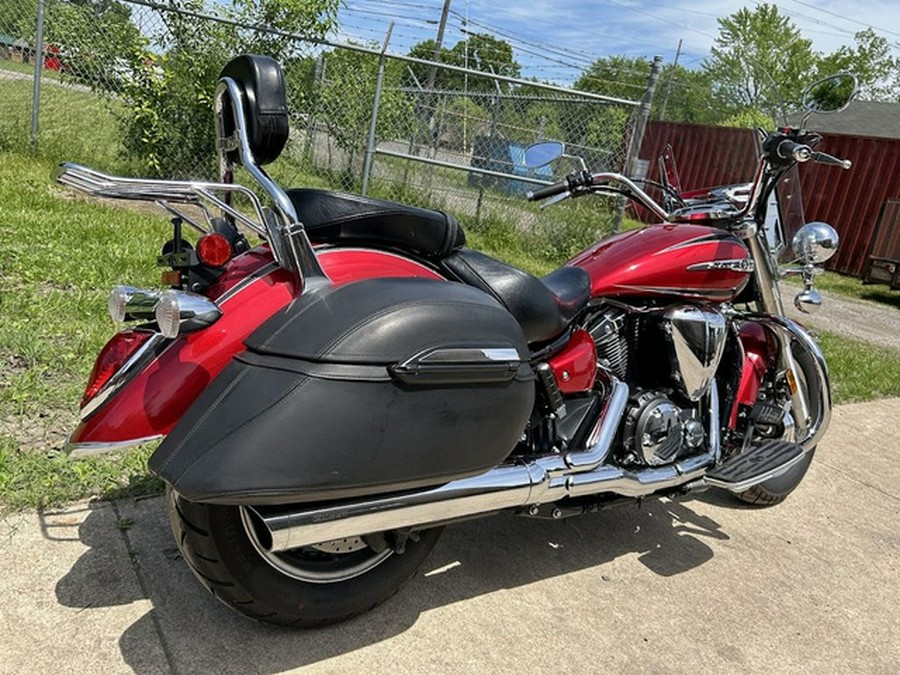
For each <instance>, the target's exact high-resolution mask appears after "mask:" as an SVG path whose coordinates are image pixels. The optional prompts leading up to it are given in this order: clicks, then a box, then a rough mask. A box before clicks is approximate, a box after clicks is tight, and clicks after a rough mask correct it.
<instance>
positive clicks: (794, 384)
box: [747, 230, 810, 430]
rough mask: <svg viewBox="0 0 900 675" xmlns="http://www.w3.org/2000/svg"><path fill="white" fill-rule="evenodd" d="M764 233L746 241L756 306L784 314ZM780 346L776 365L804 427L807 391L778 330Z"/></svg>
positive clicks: (786, 338)
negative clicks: (751, 258) (755, 288)
mask: <svg viewBox="0 0 900 675" xmlns="http://www.w3.org/2000/svg"><path fill="white" fill-rule="evenodd" d="M764 237H765V233H764V232H763V230H759V231H758V232H755V233H754V234H753V236H751V237H748V238H747V244H748V245H749V247H750V254H751V255H752V256H753V260H754V261H755V262H756V270H755V272H754V274H755V275H756V287H757V291H758V292H759V297H760V301H759V308H760V311H762V312H764V313H765V314H771V315H773V316H777V317H784V304H783V303H782V302H781V292H780V289H779V285H778V275H777V273H776V271H775V270H774V269H773V261H772V256H771V255H769V251H768V245H767V244H765V243H764ZM777 334H778V341H779V348H778V359H779V366H780V368H781V370H782V371H783V372H784V374H785V377H786V378H787V380H788V388H789V390H790V393H791V406H792V407H793V409H794V412H795V413H796V415H797V421H798V422H799V423H800V426H801V427H802V428H803V429H804V430H806V429H808V428H809V425H810V415H809V401H807V400H806V393H805V392H804V391H803V388H802V387H800V386H799V384H798V383H799V382H800V379H799V374H800V371H799V369H798V368H797V363H796V362H795V361H794V355H793V354H792V353H791V341H790V337H789V336H788V335H786V334H785V333H784V332H783V331H777Z"/></svg>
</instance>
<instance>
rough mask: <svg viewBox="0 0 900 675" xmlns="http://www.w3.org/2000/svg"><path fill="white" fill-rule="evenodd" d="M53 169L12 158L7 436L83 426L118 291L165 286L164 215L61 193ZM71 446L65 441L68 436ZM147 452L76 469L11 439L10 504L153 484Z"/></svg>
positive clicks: (4, 278) (6, 501) (4, 237)
mask: <svg viewBox="0 0 900 675" xmlns="http://www.w3.org/2000/svg"><path fill="white" fill-rule="evenodd" d="M52 169H53V164H51V163H50V162H47V161H43V160H36V159H31V158H26V157H23V156H21V155H17V154H12V153H2V152H0V368H2V375H0V430H5V433H7V434H11V433H14V431H13V430H14V429H15V428H16V427H17V425H16V424H15V422H16V420H31V421H32V422H31V423H35V422H34V421H35V420H39V419H41V418H42V417H43V418H44V419H49V418H50V417H53V416H54V415H55V414H57V413H58V414H59V415H61V416H62V417H63V419H74V417H75V413H76V412H77V402H78V401H79V400H80V398H81V393H82V391H83V388H84V383H85V381H86V379H87V374H88V372H89V371H90V368H91V366H92V364H93V359H94V357H95V355H96V353H97V352H98V351H99V349H100V348H101V347H102V346H103V344H104V343H105V342H106V340H108V339H109V337H110V336H111V335H112V334H113V333H114V332H115V330H116V327H115V325H114V324H113V323H112V322H111V321H110V319H109V318H108V316H107V313H106V295H107V294H108V292H109V289H110V288H111V287H112V286H113V285H115V284H116V283H120V282H123V281H128V282H129V283H136V284H139V285H140V284H149V285H153V284H157V283H158V279H159V271H158V269H157V268H156V267H155V266H154V262H155V253H156V251H157V250H158V249H159V248H160V246H161V245H162V243H163V242H164V241H165V240H166V238H167V237H168V236H169V234H170V233H169V226H168V224H167V222H166V220H165V218H163V217H154V216H152V215H146V214H144V213H142V212H137V211H134V210H130V209H124V208H113V207H109V206H100V205H98V204H96V203H91V202H89V201H86V200H83V199H80V198H75V197H73V196H72V195H71V194H69V193H67V192H64V191H62V190H61V189H60V188H57V187H55V186H54V185H53V184H52V182H51V180H50V174H51V171H52ZM60 440H61V439H60ZM146 456H147V451H146V450H137V451H132V452H126V453H123V454H121V455H119V456H113V457H104V458H98V459H88V460H81V461H70V460H68V459H66V458H65V457H63V456H62V455H61V453H60V452H59V450H58V449H50V448H41V449H39V450H38V451H34V450H31V449H29V448H28V447H20V446H19V445H18V443H17V442H16V440H15V438H13V437H11V436H9V435H7V436H5V437H3V436H2V435H0V504H2V505H5V506H6V507H7V508H9V507H16V508H18V507H22V506H29V505H30V506H41V505H46V504H52V503H58V502H60V501H66V500H70V499H74V498H77V497H83V496H86V495H91V494H98V495H101V496H104V497H108V496H110V495H113V494H118V493H119V492H118V491H121V490H123V489H128V488H129V486H131V487H132V488H133V489H137V490H140V489H145V488H146V487H147V486H148V485H152V484H153V483H152V482H151V481H148V478H147V475H146V469H145V467H144V463H145V459H146Z"/></svg>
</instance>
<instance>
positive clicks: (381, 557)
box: [166, 488, 443, 627]
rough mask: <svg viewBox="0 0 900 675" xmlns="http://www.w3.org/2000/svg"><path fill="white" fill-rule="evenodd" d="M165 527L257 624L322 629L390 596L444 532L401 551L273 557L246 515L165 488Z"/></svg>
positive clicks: (360, 548) (425, 534)
mask: <svg viewBox="0 0 900 675" xmlns="http://www.w3.org/2000/svg"><path fill="white" fill-rule="evenodd" d="M166 507H167V510H168V513H169V522H170V524H171V527H172V533H173V534H174V536H175V541H176V543H177V544H178V548H179V550H180V551H181V555H182V557H183V558H184V560H185V562H187V564H188V566H189V567H190V568H191V571H193V573H194V575H195V576H196V577H197V578H198V579H199V580H200V583H202V584H203V585H204V586H205V587H206V588H207V589H208V590H209V591H210V592H211V593H212V594H213V595H214V596H216V597H217V598H218V599H219V600H221V601H222V602H223V603H225V604H226V605H228V606H229V607H231V608H232V609H234V610H236V611H238V612H240V613H241V614H244V615H246V616H249V617H251V618H253V619H256V620H258V621H263V622H266V623H272V624H277V625H287V626H296V627H313V626H323V625H327V624H331V623H337V622H339V621H344V620H346V619H350V618H352V617H354V616H357V615H359V614H363V613H365V612H367V611H369V610H370V609H372V608H374V607H375V606H377V605H379V604H381V603H382V602H384V601H385V600H387V599H388V598H390V597H391V596H393V595H394V594H395V593H396V592H397V591H398V590H399V589H400V587H401V586H402V585H403V583H404V582H406V581H407V580H408V579H409V578H410V577H412V576H413V575H414V574H415V572H416V570H418V568H419V567H420V566H421V565H422V563H423V562H424V561H425V559H426V558H427V557H428V554H429V553H430V552H431V549H432V548H434V546H435V544H436V543H437V540H438V538H439V537H440V535H441V531H442V530H443V528H432V529H429V530H424V531H422V532H419V533H417V534H418V541H413V540H412V539H410V540H408V541H407V542H406V548H405V551H404V552H403V553H402V554H399V553H395V552H393V551H392V550H390V549H387V550H386V551H382V552H376V551H374V550H372V549H371V548H369V547H368V546H366V545H365V544H364V543H363V542H362V541H361V540H359V539H358V538H352V539H348V540H341V542H329V543H328V544H324V545H319V546H316V547H304V548H302V549H296V550H292V551H286V552H284V553H279V554H272V553H269V552H265V551H264V549H262V548H261V547H260V544H259V542H260V537H259V536H257V534H256V532H257V530H255V529H254V526H253V518H252V517H248V515H247V514H248V513H250V512H249V511H245V510H244V509H243V508H242V507H239V506H224V505H218V504H204V503H198V502H191V501H189V500H187V499H185V498H184V497H182V496H181V495H179V494H178V493H176V492H175V491H174V490H172V489H171V488H167V490H166Z"/></svg>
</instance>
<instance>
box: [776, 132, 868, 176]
mask: <svg viewBox="0 0 900 675" xmlns="http://www.w3.org/2000/svg"><path fill="white" fill-rule="evenodd" d="M775 154H777V155H778V156H779V157H780V158H781V159H792V160H794V161H795V162H808V161H810V160H812V161H813V162H819V163H820V164H831V165H832V166H839V167H841V168H842V169H849V168H850V167H851V166H853V162H851V161H850V160H849V159H839V158H837V157H834V156H832V155H829V154H828V153H825V152H813V149H812V148H811V147H809V146H808V145H804V144H803V143H794V142H793V141H790V140H787V139H785V140H783V141H781V142H779V143H778V145H777V146H776V148H775Z"/></svg>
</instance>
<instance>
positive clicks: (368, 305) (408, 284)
mask: <svg viewBox="0 0 900 675" xmlns="http://www.w3.org/2000/svg"><path fill="white" fill-rule="evenodd" d="M246 347H247V350H246V351H244V352H242V353H241V354H239V355H238V356H237V357H235V358H234V359H233V360H232V362H231V363H230V364H229V365H228V366H227V367H226V368H225V370H223V371H222V373H221V374H220V375H219V376H218V377H217V378H216V379H215V380H214V381H213V383H212V384H211V385H210V386H209V387H208V388H207V390H206V391H204V392H203V393H202V394H201V395H200V397H199V398H198V399H197V401H196V402H195V403H194V404H193V406H192V407H191V408H190V409H189V410H188V412H187V413H186V414H185V416H184V417H183V418H182V420H181V421H180V422H179V424H178V425H177V426H176V427H175V429H174V430H173V431H172V433H171V434H170V435H169V436H168V438H167V439H166V440H165V442H163V444H162V445H161V446H160V447H159V449H158V450H157V451H156V453H155V454H154V455H153V457H152V458H151V459H150V468H151V470H152V471H154V472H155V473H157V474H159V475H160V476H161V477H162V478H163V479H165V480H166V481H168V482H169V483H171V484H172V486H173V487H174V488H175V489H176V490H177V491H178V492H180V493H181V494H183V495H184V496H185V497H187V498H188V499H191V500H194V501H203V502H213V503H228V504H283V503H291V502H309V501H324V500H334V499H345V498H352V497H358V496H363V495H375V494H386V493H392V492H399V491H403V490H410V489H415V488H422V487H427V486H435V485H440V484H443V483H445V482H448V481H451V480H455V479H458V478H463V477H467V476H471V475H475V474H478V473H481V472H483V471H485V470H487V469H489V468H491V467H493V466H494V465H496V464H497V463H499V462H501V461H502V460H503V459H504V458H505V457H506V456H507V455H508V454H509V453H510V451H511V450H512V449H513V448H514V446H515V445H516V442H517V441H518V440H519V438H520V436H521V434H522V431H523V429H524V427H525V423H526V421H527V419H528V418H529V415H530V413H531V409H532V406H533V404H534V381H533V380H534V376H533V373H532V370H531V368H530V366H529V365H528V355H529V351H528V346H527V344H526V341H525V338H524V336H523V335H522V330H521V328H520V327H519V325H518V324H517V323H516V321H515V319H513V318H512V316H511V315H510V314H509V313H508V312H507V311H506V310H505V309H503V308H502V307H501V305H500V304H499V303H497V302H496V301H495V300H493V299H492V298H491V297H489V296H488V295H487V294H485V293H483V292H481V291H479V290H477V289H474V288H471V287H468V286H464V285H462V284H457V283H450V282H441V281H432V280H424V279H372V280H366V281H360V282H356V283H353V284H348V285H345V286H339V287H334V286H331V287H327V288H323V289H319V290H316V291H313V292H311V293H308V294H306V295H304V296H302V297H301V298H299V299H298V300H296V301H295V302H293V303H292V304H291V305H290V306H289V307H287V308H286V309H284V310H283V311H281V312H279V313H278V314H276V315H275V316H274V317H272V318H271V319H269V321H267V322H266V323H265V324H263V325H262V326H261V327H260V328H259V329H258V330H257V331H256V332H255V333H253V334H252V335H251V336H250V338H248V340H247V341H246Z"/></svg>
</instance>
